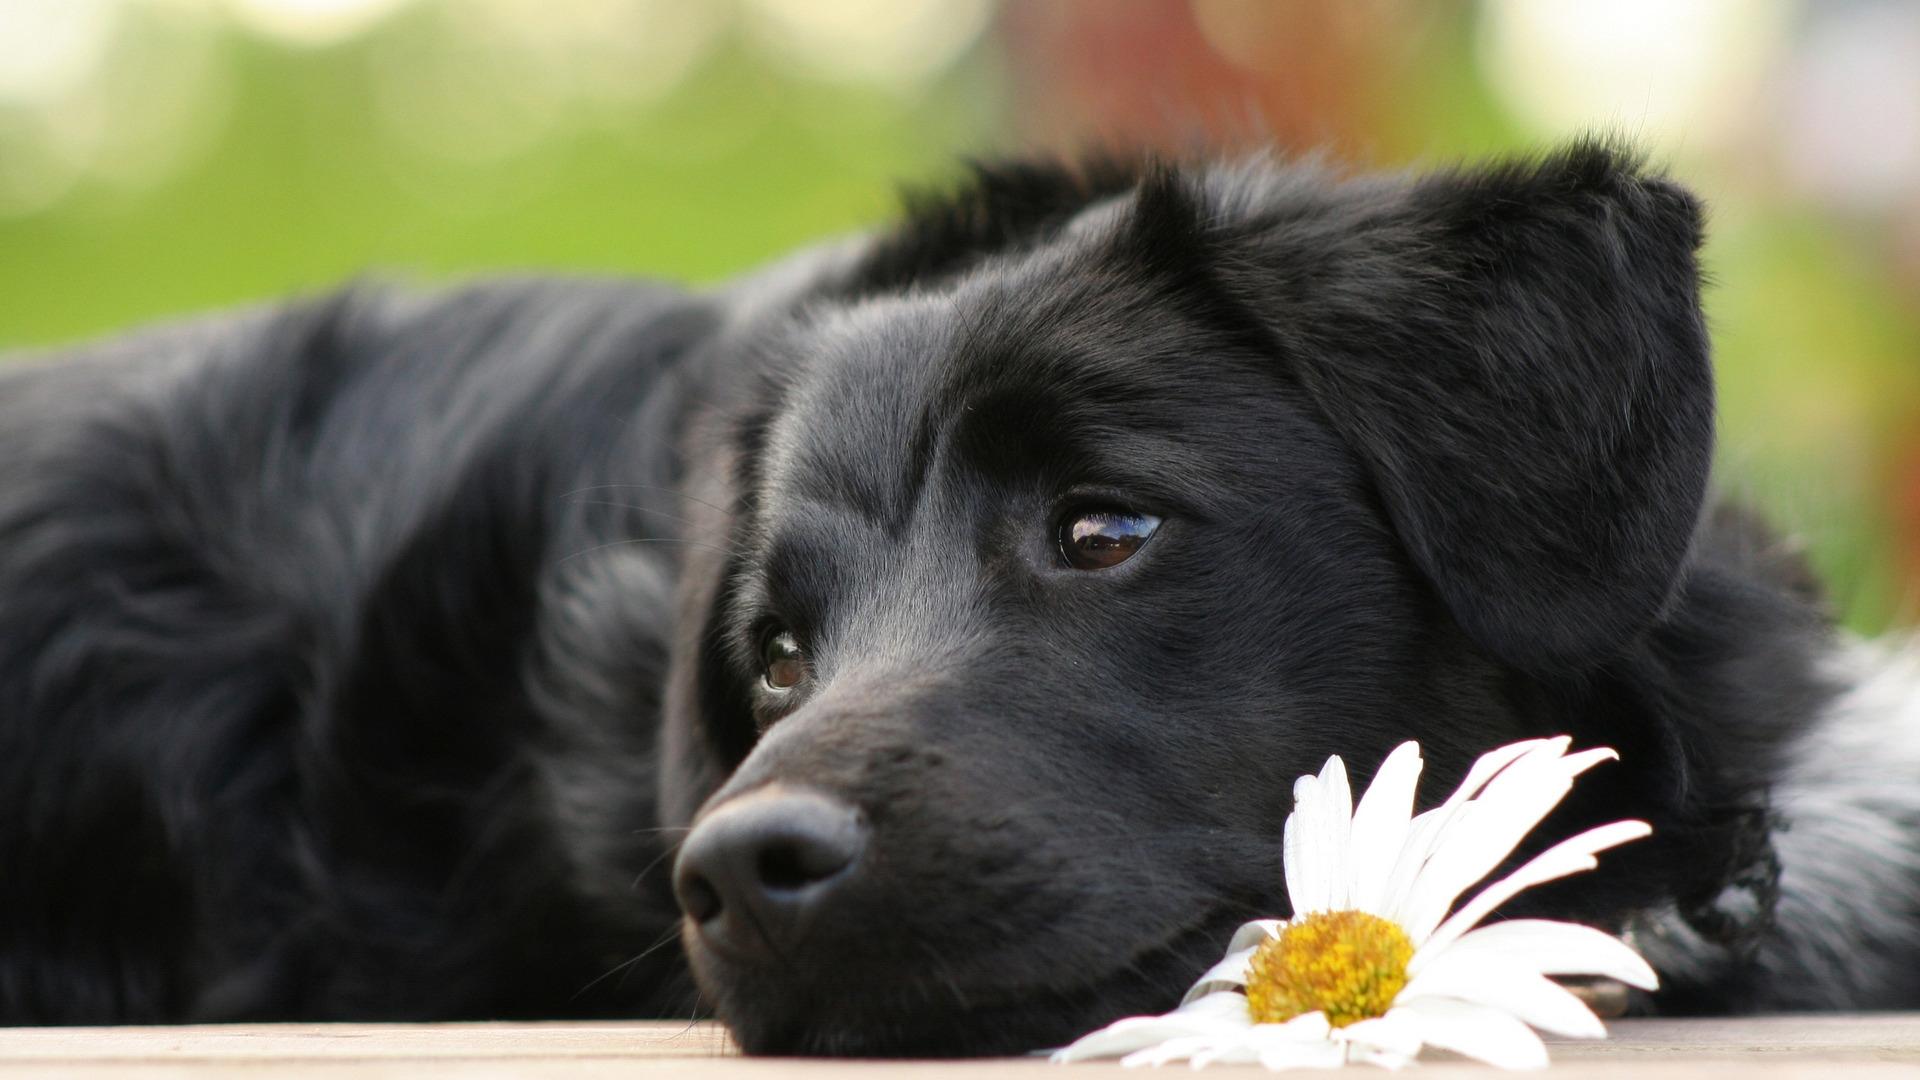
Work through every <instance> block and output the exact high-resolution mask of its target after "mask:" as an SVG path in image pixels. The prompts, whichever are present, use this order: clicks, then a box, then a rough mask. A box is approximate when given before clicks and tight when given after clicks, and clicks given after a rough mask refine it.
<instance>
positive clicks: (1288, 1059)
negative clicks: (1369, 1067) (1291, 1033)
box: [1258, 1041, 1346, 1071]
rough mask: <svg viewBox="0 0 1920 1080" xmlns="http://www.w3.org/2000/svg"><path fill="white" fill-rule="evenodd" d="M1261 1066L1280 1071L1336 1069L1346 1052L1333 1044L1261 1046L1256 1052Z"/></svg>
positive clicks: (1286, 1043)
mask: <svg viewBox="0 0 1920 1080" xmlns="http://www.w3.org/2000/svg"><path fill="white" fill-rule="evenodd" d="M1258 1053H1259V1059H1258V1060H1259V1062H1260V1064H1261V1065H1262V1066H1264V1067H1266V1068H1268V1069H1273V1070H1275V1071H1278V1070H1280V1069H1337V1068H1339V1067H1340V1065H1341V1064H1342V1063H1343V1062H1344V1061H1345V1060H1346V1050H1345V1048H1343V1047H1342V1046H1341V1045H1340V1044H1339V1043H1335V1042H1324V1041H1315V1042H1276V1043H1273V1044H1270V1045H1264V1044H1263V1045H1262V1046H1261V1047H1260V1049H1259V1051H1258Z"/></svg>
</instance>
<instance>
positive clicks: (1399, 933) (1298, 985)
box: [1247, 911, 1413, 1027]
mask: <svg viewBox="0 0 1920 1080" xmlns="http://www.w3.org/2000/svg"><path fill="white" fill-rule="evenodd" d="M1412 959H1413V942H1412V941H1411V940H1409V939H1408V938H1407V933H1406V931H1404V930H1402V929H1400V928H1399V927H1398V926H1395V925H1394V924H1393V923H1390V922H1388V921H1387V920H1385V919H1382V918H1380V917H1379V916H1378V915H1369V914H1367V913H1366V912H1364V911H1333V912H1322V913H1319V914H1314V915H1308V916H1306V917H1305V918H1302V919H1299V920H1297V921H1295V922H1294V923H1293V924H1291V925H1289V926H1287V927H1286V928H1285V929H1283V930H1281V931H1280V935H1279V936H1278V937H1272V938H1268V939H1267V940H1266V941H1264V942H1262V943H1261V944H1260V947H1259V948H1258V949H1255V950H1254V953H1253V964H1252V968H1251V970H1249V971H1248V972H1247V1009H1248V1011H1249V1012H1250V1013H1251V1014H1252V1016H1253V1020H1254V1023H1257V1024H1279V1023H1284V1022H1286V1021H1288V1020H1291V1019H1293V1018H1294V1017H1296V1016H1300V1015H1303V1014H1305V1013H1310V1012H1323V1013H1326V1014H1327V1023H1329V1024H1332V1025H1333V1026H1334V1027H1345V1026H1347V1025H1348V1024H1351V1023H1353V1022H1354V1021H1355V1020H1365V1019H1367V1018H1369V1017H1374V1016H1385V1015H1386V1013H1387V1009H1388V1007H1390V1006H1391V1005H1392V1004H1393V999H1394V996H1395V995H1397V994H1398V993H1400V989H1401V987H1404V986H1406V985H1407V962H1408V961H1410V960H1412Z"/></svg>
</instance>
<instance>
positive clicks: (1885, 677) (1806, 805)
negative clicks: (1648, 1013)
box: [1632, 640, 1920, 1009]
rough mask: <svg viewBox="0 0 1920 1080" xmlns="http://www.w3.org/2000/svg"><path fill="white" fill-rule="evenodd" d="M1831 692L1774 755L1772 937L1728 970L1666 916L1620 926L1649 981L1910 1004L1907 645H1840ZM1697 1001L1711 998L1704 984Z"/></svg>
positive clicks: (1917, 869)
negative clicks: (1814, 717) (1818, 712)
mask: <svg viewBox="0 0 1920 1080" xmlns="http://www.w3.org/2000/svg"><path fill="white" fill-rule="evenodd" d="M1824 673H1825V675H1826V676H1827V677H1828V678H1829V679H1831V680H1832V682H1833V685H1835V686H1836V687H1840V688H1842V689H1841V692H1840V694H1839V696H1838V697H1837V698H1836V699H1835V700H1834V703H1833V705H1832V706H1831V707H1830V708H1829V709H1828V711H1827V714H1826V715H1825V716H1824V717H1822V718H1821V719H1820V720H1819V721H1818V722H1817V723H1816V724H1815V725H1813V726H1812V727H1811V728H1810V729H1809V730H1808V731H1807V733H1806V735H1805V736H1803V737H1802V738H1801V740H1800V741H1799V742H1798V743H1797V744H1796V745H1795V746H1793V747H1792V748H1791V749H1790V751H1789V754H1788V759H1787V765H1786V769H1785V772H1784V775H1782V777H1781V778H1780V781H1779V782H1778V783H1777V784H1776V785H1775V786H1774V789H1773V809H1774V811H1775V812H1776V814H1777V815H1778V816H1779V818H1780V821H1781V824H1782V827H1781V828H1780V830H1779V831H1777V832H1776V833H1775V834H1774V838H1773V841H1774V850H1775V851H1776V853H1777V854H1778V855H1779V857H1780V865H1781V871H1780V899H1779V904H1778V907H1777V908H1776V909H1775V922H1774V931H1773V933H1772V934H1770V935H1769V936H1768V937H1767V939H1766V940H1765V941H1764V942H1763V943H1762V945H1761V946H1760V951H1759V953H1758V955H1757V956H1755V958H1754V961H1755V967H1756V970H1741V969H1739V968H1737V967H1736V966H1735V965H1733V964H1732V963H1731V960H1730V958H1729V957H1728V956H1727V955H1726V953H1725V951H1724V950H1722V949H1721V948H1720V947H1719V946H1716V945H1714V944H1712V943H1711V942H1708V941H1706V940H1705V939H1703V938H1702V937H1701V936H1700V935H1699V934H1698V933H1696V932H1695V931H1694V930H1693V929H1692V928H1691V927H1689V926H1688V925H1687V924H1686V923H1685V922H1684V921H1682V920H1681V919H1680V917H1679V916H1678V915H1677V914H1676V913H1675V912H1673V911H1671V910H1668V911H1664V912H1660V913H1658V914H1656V915H1654V916H1653V917H1652V918H1650V919H1648V920H1647V921H1645V922H1643V923H1641V924H1640V925H1638V926H1636V927H1634V929H1633V931H1632V937H1633V939H1634V943H1635V944H1636V945H1637V946H1638V947H1639V948H1640V949H1641V951H1642V952H1643V953H1645V955H1646V957H1647V959H1648V960H1649V961H1650V962H1651V963H1653V965H1654V966H1655V967H1656V968H1658V969H1659V970H1660V971H1661V972H1662V973H1663V975H1665V976H1666V977H1668V978H1669V979H1670V980H1672V981H1677V982H1684V983H1689V984H1692V985H1694V986H1696V987H1705V988H1712V987H1715V986H1719V987H1721V988H1722V989H1723V990H1724V992H1726V993H1728V994H1729V996H1730V997H1736V998H1748V997H1751V1000H1748V1001H1747V1002H1746V1003H1747V1004H1749V1005H1751V1006H1753V1007H1755V1008H1758V1009H1792V1008H1817V1009H1870V1008H1889V1007H1896V1006H1908V1007H1911V1006H1912V1005H1913V1002H1912V1001H1910V1000H1908V999H1907V997H1906V995H1910V994H1911V992H1912V987H1913V985H1914V983H1915V979H1914V974H1913V971H1914V967H1915V965H1916V964H1920V917H1916V915H1917V914H1920V643H1916V642H1913V641H1905V640H1900V641H1894V640H1889V641H1879V642H1866V641H1858V640H1848V641H1847V642H1846V643H1845V644H1844V645H1843V646H1842V647H1841V648H1840V649H1839V650H1837V651H1836V652H1835V653H1834V655H1833V656H1831V657H1830V658H1829V659H1828V661H1827V663H1826V665H1825V672H1824ZM1708 993H1709V995H1711V994H1713V993H1714V991H1713V990H1712V989H1708Z"/></svg>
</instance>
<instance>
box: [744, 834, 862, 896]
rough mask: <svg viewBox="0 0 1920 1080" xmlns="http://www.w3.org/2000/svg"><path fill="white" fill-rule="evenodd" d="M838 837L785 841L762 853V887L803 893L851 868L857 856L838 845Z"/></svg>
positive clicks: (794, 838)
mask: <svg viewBox="0 0 1920 1080" xmlns="http://www.w3.org/2000/svg"><path fill="white" fill-rule="evenodd" d="M838 839H839V838H838V837H837V836H829V837H824V838H823V837H819V836H811V835H804V836H796V837H783V838H782V840H783V841H784V842H776V843H774V844H771V845H769V846H768V847H766V848H764V849H762V850H761V852H760V859H759V863H758V865H757V866H756V867H755V869H757V870H758V871H759V874H760V883H761V884H762V885H764V886H766V887H767V888H769V889H780V890H787V891H791V890H794V889H803V888H805V887H807V886H808V885H811V884H813V883H814V882H816V881H824V880H826V879H827V878H830V877H832V876H833V875H835V874H837V873H839V872H840V871H842V870H845V869H846V868H847V864H848V863H850V862H852V861H853V856H854V854H855V852H854V851H853V850H850V849H849V848H848V847H847V846H846V845H845V844H841V843H837V842H835V841H837V840H838Z"/></svg>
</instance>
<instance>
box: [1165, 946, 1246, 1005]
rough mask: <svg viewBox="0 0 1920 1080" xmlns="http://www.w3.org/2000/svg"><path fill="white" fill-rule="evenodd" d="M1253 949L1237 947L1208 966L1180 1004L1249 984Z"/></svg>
mask: <svg viewBox="0 0 1920 1080" xmlns="http://www.w3.org/2000/svg"><path fill="white" fill-rule="evenodd" d="M1255 948H1258V946H1255ZM1253 951H1254V950H1253V949H1251V948H1249V949H1235V950H1234V951H1233V952H1230V953H1228V954H1227V955H1226V959H1224V960H1221V961H1220V962H1219V963H1217V964H1215V965H1213V966H1212V967H1210V968H1208V969H1207V970H1206V971H1205V972H1204V973H1202V974H1201V976H1200V977H1199V978H1198V979H1195V980H1194V982H1193V986H1192V988H1191V989H1189V990H1188V991H1187V996H1186V997H1183V998H1181V999H1180V1004H1182V1005H1185V1004H1187V1003H1189V1002H1193V1001H1198V1000H1200V998H1201V997H1202V996H1205V995H1207V994H1211V993H1214V992H1216V991H1220V990H1228V989H1231V988H1233V987H1237V986H1245V985H1247V962H1248V961H1249V960H1252V959H1253Z"/></svg>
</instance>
